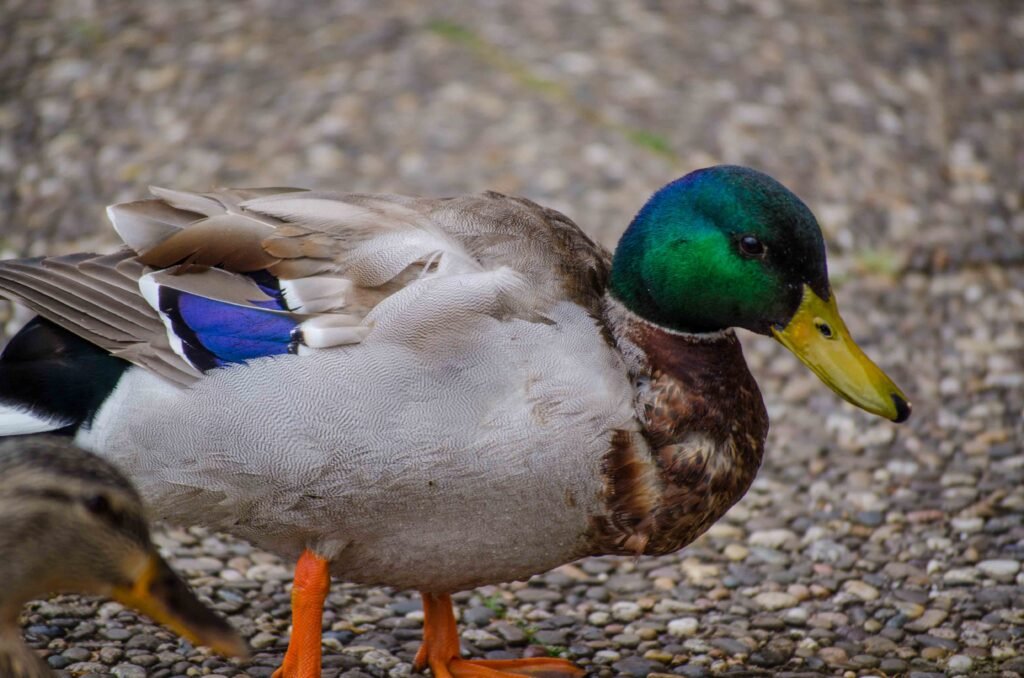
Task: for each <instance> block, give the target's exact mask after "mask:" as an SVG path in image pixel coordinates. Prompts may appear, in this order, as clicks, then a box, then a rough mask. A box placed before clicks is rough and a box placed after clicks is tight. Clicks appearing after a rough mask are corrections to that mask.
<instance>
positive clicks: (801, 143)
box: [0, 0, 1024, 676]
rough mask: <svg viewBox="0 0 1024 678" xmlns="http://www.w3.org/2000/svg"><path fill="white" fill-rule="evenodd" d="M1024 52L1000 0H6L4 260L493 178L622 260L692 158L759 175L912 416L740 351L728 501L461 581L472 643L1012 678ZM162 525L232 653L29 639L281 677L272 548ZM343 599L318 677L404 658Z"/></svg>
mask: <svg viewBox="0 0 1024 678" xmlns="http://www.w3.org/2000/svg"><path fill="white" fill-rule="evenodd" d="M1022 46H1024V3H1021V2H1017V1H1014V0H1006V1H1002V2H1000V1H999V0H978V1H976V2H945V1H942V0H935V1H932V2H925V1H913V0H907V1H902V2H881V1H877V2H875V1H867V0H865V1H861V2H844V3H840V2H830V1H828V0H791V1H790V0H787V1H782V0H748V1H740V0H706V1H702V2H697V1H693V0H684V1H678V2H668V1H666V2H657V1H654V0H649V1H642V0H629V1H625V0H615V1H612V0H609V1H607V2H599V1H597V0H577V1H572V0H560V1H556V0H538V1H534V2H529V3H525V2H514V1H512V0H507V1H506V0H487V1H484V0H481V1H479V2H462V3H449V2H415V1H412V0H410V1H406V2H403V1H397V0H396V1H387V2H372V1H369V0H366V1H361V0H337V1H334V2H328V1H326V0H315V1H314V0H309V1H306V2H274V1H272V0H250V1H247V2H240V1H235V0H230V1H223V2H202V1H198V0H194V1H193V0H176V1H175V2H141V1H128V0H0V252H2V253H3V256H5V257H6V256H19V255H26V254H32V255H40V254H43V253H63V252H69V251H80V250H83V249H89V250H99V249H110V248H112V247H113V246H114V245H115V241H114V238H113V231H112V230H111V229H110V228H109V225H108V224H107V223H106V221H105V219H104V217H103V207H104V206H105V205H106V204H108V203H112V202H117V201H124V200H132V199H136V198H139V197H142V196H144V195H145V192H146V186H147V185H150V184H155V185H161V186H170V187H177V188H184V189H193V190H201V189H203V188H206V187H212V186H218V185H232V186H257V185H298V186H305V187H315V188H327V189H337V190H350V191H380V192H401V193H417V194H431V195H445V194H454V193H466V192H479V191H482V190H485V189H494V190H498V191H502V192H508V193H514V194H520V195H525V196H527V197H529V198H531V199H533V200H536V201H538V202H541V203H543V204H546V205H549V206H552V207H555V208H557V209H559V210H561V211H563V212H565V213H566V214H568V215H569V216H570V217H571V218H573V219H574V220H575V221H577V223H579V224H580V225H581V226H582V227H583V228H584V229H585V230H586V231H588V232H589V233H591V234H593V235H594V236H595V237H597V238H598V239H599V240H601V241H602V242H603V243H604V244H605V245H607V246H609V247H612V246H614V244H615V242H616V239H617V237H618V235H619V234H620V233H621V232H622V230H623V229H624V228H625V227H626V225H627V224H628V222H629V219H630V218H631V216H632V214H633V213H634V212H635V211H636V210H637V209H638V208H639V206H640V205H641V204H642V203H643V201H644V200H646V198H647V197H648V196H649V194H650V193H651V192H653V191H654V190H655V189H657V188H658V187H659V186H661V185H662V184H664V183H666V182H667V181H669V180H671V179H673V178H675V177H677V176H679V175H681V174H683V173H685V172H688V171H690V170H692V169H696V168H698V167H703V166H707V165H710V164H716V163H737V164H744V165H750V166H753V167H755V168H758V169H760V170H763V171H765V172H768V173H769V174H772V175H773V176H775V177H776V178H778V179H779V180H781V181H782V182H783V183H785V184H787V185H788V186H789V187H790V188H792V189H793V190H794V191H795V192H796V193H797V194H799V195H800V196H801V197H803V199H804V200H805V201H806V202H807V203H808V204H809V205H810V207H811V208H812V210H813V211H814V212H815V213H816V214H817V216H818V217H819V220H820V222H821V225H822V228H823V230H824V232H825V236H826V240H827V243H828V248H829V254H830V262H829V263H830V269H831V271H832V278H833V282H834V285H835V287H836V289H837V292H838V297H839V302H840V304H841V306H842V307H843V310H844V315H845V316H846V318H847V322H848V323H849V324H850V326H851V330H852V332H853V334H854V336H855V337H856V338H858V340H859V341H861V343H862V345H863V346H864V348H865V349H866V350H867V352H868V353H869V354H871V355H872V356H873V357H874V358H875V359H876V360H877V361H878V362H879V363H880V364H881V365H882V366H883V367H884V368H885V369H886V370H888V371H889V372H890V374H892V375H893V376H894V377H895V378H896V380H897V382H899V383H901V385H902V386H903V387H904V390H905V391H906V392H907V393H908V395H910V397H911V399H912V400H913V401H914V417H913V418H912V419H911V421H910V422H909V423H908V424H906V425H904V426H902V427H897V426H893V425H890V424H887V423H885V422H880V421H879V420H876V419H873V418H871V417H869V416H868V415H865V414H863V413H861V412H859V411H856V410H854V409H853V408H852V407H850V406H848V405H846V404H845V403H841V402H840V401H839V400H838V399H837V398H836V397H835V396H833V394H832V393H831V392H829V391H828V390H827V389H826V388H824V387H823V386H822V385H821V384H820V383H819V382H818V381H817V380H816V379H815V378H814V377H813V376H812V375H811V374H810V373H809V372H807V371H806V370H805V369H803V368H802V367H801V366H799V364H798V363H797V362H796V360H795V359H793V358H792V357H791V356H789V354H787V353H785V351H784V350H782V349H781V347H778V346H776V345H775V344H774V343H772V342H770V341H769V340H767V339H762V338H755V337H752V336H751V335H744V336H743V340H744V344H745V346H746V348H747V354H748V358H749V360H750V362H751V364H752V366H753V368H754V370H755V373H756V376H757V377H758V378H759V381H760V383H761V386H762V390H763V391H764V394H765V400H766V402H767V403H768V406H769V411H770V413H771V416H772V422H773V428H772V434H771V438H770V440H769V451H768V455H767V460H766V463H765V468H764V469H763V471H762V474H761V476H760V477H759V479H758V481H757V482H756V484H755V486H754V488H753V489H752V490H751V492H750V494H749V495H748V496H747V498H746V499H744V500H743V501H742V502H741V503H740V504H739V505H738V506H737V507H736V508H735V509H734V510H733V511H732V512H731V513H730V514H729V516H727V518H726V519H725V520H723V521H722V523H720V524H719V525H718V526H716V527H715V528H713V529H712V531H711V532H710V533H709V536H707V537H705V538H703V539H702V540H701V541H700V542H698V543H697V544H696V545H694V546H693V547H691V548H689V549H687V550H685V551H683V552H682V553H681V554H680V555H679V556H673V557H669V558H662V559H642V560H640V561H637V562H635V563H634V562H633V561H629V560H625V561H620V560H614V559H608V560H600V561H588V562H585V563H582V564H581V565H580V566H578V567H577V566H573V567H572V568H563V569H562V570H560V571H556V572H555V573H552V574H550V575H547V576H546V577H540V578H537V579H536V580H535V581H533V582H531V583H530V584H515V585H512V586H506V587H488V588H486V589H483V590H481V591H478V592H475V593H471V594H465V595H464V596H462V598H461V602H462V603H463V604H464V605H465V606H466V609H467V612H466V614H467V615H469V619H468V621H469V623H468V625H467V629H468V630H467V631H466V634H465V635H464V639H465V641H466V646H467V648H466V649H467V650H469V651H471V652H473V653H474V654H480V655H486V654H487V653H492V654H493V653H499V654H500V653H511V654H516V655H517V654H519V653H521V652H523V651H524V649H523V648H524V647H525V648H526V651H527V652H531V651H536V648H538V647H540V648H541V651H543V650H544V648H547V649H548V650H551V651H565V652H568V653H569V655H571V656H573V657H576V658H577V659H579V660H580V661H583V662H585V663H586V664H587V665H588V670H590V671H591V673H593V674H594V675H613V674H620V673H621V674H628V675H647V674H648V673H677V674H683V675H693V676H700V675H706V674H708V673H711V672H716V673H720V672H724V671H739V672H744V671H745V672H747V673H743V675H751V673H750V672H753V674H754V675H756V674H757V672H759V671H762V672H773V673H780V672H786V671H789V672H797V673H799V672H804V673H807V672H810V673H811V674H816V673H822V674H827V675H832V674H842V673H843V672H844V671H845V672H853V673H850V674H849V675H856V673H858V672H860V673H863V672H869V673H886V674H895V673H904V672H909V671H915V672H920V673H921V674H922V675H924V674H927V673H935V672H937V673H940V674H942V673H949V674H951V675H955V674H958V673H969V674H978V675H981V674H984V673H986V672H989V673H992V675H1007V674H1008V673H1009V674H1011V675H1012V674H1015V673H1016V674H1020V673H1024V657H1022V656H1019V653H1024V575H1021V574H1020V570H1021V559H1022V558H1024V449H1022V439H1024V421H1022V420H1024V416H1022V407H1024V214H1022V211H1021V208H1022V205H1021V203H1022V200H1024V180H1022V176H1024V48H1022ZM10 317H11V311H10V309H9V307H6V306H5V307H3V308H2V309H0V320H3V321H5V322H6V321H7V320H8V319H9V318H10ZM20 317H23V316H18V318H20ZM16 321H17V320H15V322H16ZM12 326H13V325H12ZM162 539H163V541H162V544H163V546H164V548H165V550H167V551H168V552H169V553H171V554H172V555H173V556H174V557H175V558H176V561H177V563H178V565H179V567H180V568H182V569H184V570H185V571H186V572H187V573H188V574H190V575H191V576H192V581H193V583H194V584H195V585H196V586H197V587H198V588H199V589H200V591H201V592H203V593H204V594H205V595H208V596H209V597H210V598H211V599H212V600H213V601H214V602H215V603H216V604H217V605H218V606H219V607H220V609H221V610H222V611H223V612H225V613H226V614H230V615H232V619H233V621H235V622H236V623H238V624H239V625H241V626H242V628H243V630H244V631H245V633H246V634H247V635H248V636H250V638H252V639H254V644H255V645H256V646H257V649H258V651H259V652H258V654H257V657H256V659H255V660H254V662H253V663H252V664H251V665H246V666H245V667H244V668H242V669H239V668H237V667H236V665H234V664H230V663H226V662H220V661H219V660H216V659H213V658H206V657H204V656H203V655H201V654H197V653H196V652H195V651H194V650H192V649H191V648H189V647H188V646H187V645H185V644H182V643H179V641H178V640H177V639H175V638H173V637H172V636H170V635H168V634H166V633H164V632H162V631H159V630H157V629H156V628H155V627H152V626H149V625H147V624H146V623H145V622H144V621H140V620H139V619H138V618H137V617H135V616H134V615H131V614H129V613H127V612H123V611H121V610H120V608H119V607H118V606H112V605H111V604H105V605H103V606H102V607H100V611H101V613H103V614H104V615H105V617H104V622H103V623H101V624H96V623H95V622H94V620H91V618H90V617H89V615H90V614H91V613H92V612H94V611H95V610H96V608H97V603H95V602H92V601H81V600H79V599H75V598H63V599H60V600H59V601H57V602H55V603H46V604H43V605H41V606H36V607H33V608H32V609H31V610H30V611H29V614H28V617H27V619H26V623H27V624H28V625H29V629H30V637H31V639H32V641H33V643H34V644H35V646H36V647H39V648H47V650H46V652H47V654H48V655H49V656H50V662H51V665H53V666H55V667H56V668H60V669H62V670H65V671H77V673H75V675H107V673H109V672H112V671H115V669H116V670H117V671H118V673H116V675H120V676H125V675H128V676H135V675H153V676H170V675H179V674H181V675H185V674H188V672H189V671H192V670H195V671H199V672H200V673H202V672H211V671H212V672H217V673H223V674H226V675H235V674H239V673H241V672H242V671H244V672H245V673H246V674H247V675H254V676H258V675H269V672H270V668H269V667H271V666H273V665H274V664H275V662H277V661H278V660H279V657H280V654H281V652H282V651H283V646H284V643H285V641H286V638H287V628H288V616H287V586H286V584H287V580H288V578H289V572H288V570H287V568H286V567H284V566H283V565H282V564H281V563H279V562H277V561H276V559H274V558H273V557H272V556H269V555H267V554H261V553H258V552H255V551H252V550H251V549H249V548H248V547H247V546H246V545H244V544H239V543H237V542H233V541H231V540H228V539H224V538H221V537H218V536H216V535H208V534H206V533H204V532H202V531H199V530H189V531H185V530H176V531H171V532H169V533H167V536H165V537H163V538H162ZM549 594H550V595H549ZM332 601H333V605H332V606H331V609H330V610H329V611H328V613H327V617H326V618H327V621H328V627H329V628H331V629H332V630H331V631H330V632H329V633H328V640H327V646H326V650H325V651H326V652H327V654H328V657H327V666H328V675H334V674H337V673H345V674H351V675H357V674H359V673H363V674H369V675H396V676H398V675H405V674H406V673H408V672H409V660H410V659H411V653H412V651H411V650H410V648H413V649H414V648H415V644H416V638H417V637H416V634H417V633H418V631H417V629H416V626H417V624H416V615H417V614H418V613H417V611H416V608H417V601H416V599H415V596H411V597H410V596H409V594H408V593H407V592H390V591H377V590H365V589H356V588H353V587H348V586H345V585H341V584H339V585H337V586H336V590H335V593H334V594H332ZM353 610H355V612H353ZM474 610H475V611H476V612H474ZM488 611H490V613H488ZM474 614H475V616H473V615H474ZM552 620H555V621H552ZM111 629H113V630H114V631H116V632H113V633H112V632H111ZM118 630H119V631H118ZM517 630H518V633H517ZM331 634H333V635H331ZM140 638H141V640H138V639H140ZM133 643H134V644H135V645H134V646H133V645H132V644H133ZM353 648H356V649H355V650H353ZM360 648H362V649H360ZM367 648H369V649H367ZM531 648H534V649H531ZM75 667H78V668H75ZM83 667H84V668H83ZM133 667H134V668H133ZM136 669H137V670H138V671H141V672H142V673H138V672H136V673H132V672H133V671H135V670H136ZM83 672H84V673H83ZM90 672H91V673H90ZM1000 672H1002V673H1000ZM189 675H198V674H195V673H193V674H189ZM737 675H739V674H737Z"/></svg>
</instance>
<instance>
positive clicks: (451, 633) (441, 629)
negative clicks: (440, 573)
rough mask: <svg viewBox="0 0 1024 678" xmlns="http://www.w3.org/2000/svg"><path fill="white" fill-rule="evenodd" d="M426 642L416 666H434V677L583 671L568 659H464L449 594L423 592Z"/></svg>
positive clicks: (562, 676)
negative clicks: (461, 654)
mask: <svg viewBox="0 0 1024 678" xmlns="http://www.w3.org/2000/svg"><path fill="white" fill-rule="evenodd" d="M421 595H422V596H423V617H424V619H423V645H422V646H420V651H419V652H417V653H416V661H415V663H414V664H413V668H414V669H415V670H416V671H419V672H422V671H423V669H425V668H427V667H428V666H429V667H430V670H431V671H432V672H433V674H434V678H502V677H504V676H535V677H537V678H540V677H542V676H552V678H555V677H558V678H576V677H578V676H582V675H583V670H582V669H580V668H579V667H578V666H576V665H574V664H573V663H572V662H569V661H567V660H565V659H552V658H548V657H536V658H534V659H495V660H488V659H462V658H461V657H460V656H459V632H458V630H457V629H456V628H455V615H454V614H452V598H451V596H449V595H448V594H447V593H423V594H421Z"/></svg>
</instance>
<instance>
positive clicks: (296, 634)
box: [272, 550, 331, 678]
mask: <svg viewBox="0 0 1024 678" xmlns="http://www.w3.org/2000/svg"><path fill="white" fill-rule="evenodd" d="M328 566H329V563H328V561H326V560H324V559H323V558H321V557H319V556H317V555H316V554H315V553H313V552H312V551H309V550H306V551H303V553H302V555H301V556H300V557H299V562H298V563H297V564H296V565H295V580H294V582H293V584H292V637H291V640H289V641H288V651H287V652H285V655H284V661H283V662H281V666H280V668H278V669H277V670H276V671H274V675H273V676H272V678H320V655H321V652H320V640H321V632H322V630H323V629H322V624H323V614H324V600H325V599H326V598H327V594H328V592H329V591H330V590H331V574H330V570H329V567H328Z"/></svg>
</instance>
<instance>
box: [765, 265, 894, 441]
mask: <svg viewBox="0 0 1024 678" xmlns="http://www.w3.org/2000/svg"><path fill="white" fill-rule="evenodd" d="M772 335H773V336H774V337H775V338H776V339H777V340H778V341H779V343H781V344H782V345H783V346H785V347H786V348H788V349H789V350H790V351H792V352H793V353H794V355H796V357H797V358H799V359H800V361H801V362H803V364H804V365H807V367H809V368H811V371H812V372H814V373H815V374H816V375H818V378H819V379H821V380H822V381H823V382H825V384H827V385H828V386H829V388H831V389H832V390H833V391H835V392H836V393H838V394H839V395H841V396H842V397H843V398H845V399H846V400H848V401H850V402H851V403H853V404H854V405H856V406H857V407H860V408H861V409H864V410H867V411H868V412H871V413H872V414H877V415H880V416H882V417H885V418H886V419H891V420H892V421H895V422H903V421H906V420H907V418H908V417H910V402H908V401H907V397H906V396H905V395H903V391H901V390H900V389H899V387H898V386H896V384H894V383H893V381H892V379H890V378H889V377H888V376H887V375H886V374H885V372H883V371H882V370H881V369H880V368H879V367H878V365H875V363H873V362H871V359H870V358H868V357H867V356H866V355H864V352H863V351H862V350H860V347H859V346H857V344H856V343H855V342H854V341H853V338H852V337H850V331H849V330H848V329H846V323H844V322H843V319H842V317H841V316H840V315H839V309H838V307H837V306H836V296H835V294H832V295H831V296H830V298H829V299H828V300H827V301H826V300H825V299H822V298H821V297H819V296H818V295H817V294H815V293H814V291H813V290H811V288H810V287H809V286H807V285H804V294H803V299H802V300H801V302H800V307H799V308H798V309H797V311H796V313H795V314H794V315H793V318H792V319H791V320H790V321H789V324H788V325H786V326H785V327H783V328H781V329H777V328H772Z"/></svg>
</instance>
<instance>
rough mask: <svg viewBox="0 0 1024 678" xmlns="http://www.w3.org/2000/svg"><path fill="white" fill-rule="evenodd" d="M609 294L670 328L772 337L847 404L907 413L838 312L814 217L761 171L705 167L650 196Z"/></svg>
mask: <svg viewBox="0 0 1024 678" xmlns="http://www.w3.org/2000/svg"><path fill="white" fill-rule="evenodd" d="M611 293H612V295H613V296H614V297H616V298H617V299H618V300H619V301H621V302H622V303H623V304H624V305H625V306H626V307H627V308H628V309H630V310H631V311H633V312H634V313H636V314H637V315H639V316H641V317H642V318H644V319H646V320H648V321H650V322H652V323H654V324H656V325H659V326H662V327H665V328H668V329H670V330H675V331H681V332H691V333H708V332H715V331H717V330H723V329H726V328H729V327H743V328H746V329H748V330H751V331H753V332H757V333H759V334H767V335H770V336H773V337H775V338H776V339H778V340H779V341H780V342H782V343H783V344H784V345H785V346H786V347H787V348H789V349H790V350H791V351H793V352H794V353H795V354H796V355H797V357H798V358H800V359H801V360H802V361H803V362H804V363H805V364H806V365H807V366H808V367H810V368H811V369H812V370H813V371H814V372H815V374H817V375H818V376H819V377H821V379H822V380H823V381H825V383H826V384H828V385H829V386H830V387H831V388H833V389H834V390H835V391H836V392H838V393H839V394H840V395H842V396H843V397H844V398H846V399H847V400H849V401H850V402H852V403H854V404H855V405H858V406H860V407H862V408H864V409H866V410H868V411H870V412H874V413H876V414H880V415H882V416H885V417H888V418H889V419H893V420H895V421H903V420H905V419H906V418H907V417H908V416H909V415H910V405H909V403H907V400H906V397H905V396H904V395H903V394H902V393H901V392H900V390H899V389H898V388H897V387H896V385H895V384H893V383H892V381H891V380H890V379H889V378H888V377H887V376H885V374H884V373H883V372H882V371H881V370H880V369H879V368H878V367H877V366H875V364H874V363H872V362H871V361H870V360H869V359H868V358H867V356H865V355H864V354H863V352H861V350H860V349H859V348H858V347H857V345H856V344H855V343H854V342H853V340H852V339H851V338H850V336H849V332H848V331H847V330H846V326H845V324H844V323H843V320H842V318H841V317H840V316H839V311H838V309H837V307H836V303H835V297H834V295H833V294H832V290H831V287H830V285H829V281H828V269H827V266H826V263H825V243H824V239H823V238H822V235H821V229H820V227H819V226H818V222H817V220H816V219H815V218H814V215H813V214H812V213H811V211H810V210H809V209H808V208H807V205H805V204H804V203H803V201H801V200H800V198H798V197H797V196H796V195H794V194H793V193H792V192H791V191H790V190H789V189H787V188H786V187H785V186H783V185H782V184H780V183H779V182H777V181H775V180H774V179H772V178H771V177H769V176H768V175H766V174H762V173H761V172H757V171H755V170H752V169H749V168H746V167H736V166H730V165H722V166H717V167H709V168H707V169H702V170H697V171H696V172H692V173H690V174H688V175H686V176H685V177H683V178H681V179H678V180H676V181H673V182H672V183H670V184H668V185H667V186H665V187H664V188H662V189H661V190H659V191H658V192H657V193H655V194H654V195H653V196H652V197H651V199H650V200H648V201H647V204H646V205H644V206H643V208H642V209H641V210H640V212H639V213H638V214H637V215H636V217H635V218H634V219H633V223H632V224H630V226H629V229H627V231H626V233H625V234H624V235H623V236H622V239H621V240H620V241H619V246H618V248H617V249H616V251H615V259H614V262H613V265H612V275H611Z"/></svg>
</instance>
